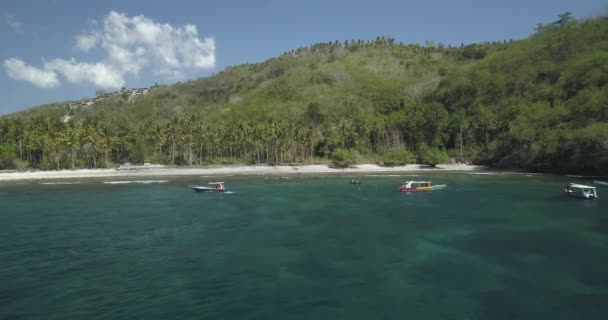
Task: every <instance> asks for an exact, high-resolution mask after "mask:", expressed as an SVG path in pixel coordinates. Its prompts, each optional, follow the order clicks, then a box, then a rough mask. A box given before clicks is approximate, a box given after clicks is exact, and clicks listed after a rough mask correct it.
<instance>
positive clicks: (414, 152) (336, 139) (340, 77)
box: [0, 14, 608, 173]
mask: <svg viewBox="0 0 608 320" xmlns="http://www.w3.org/2000/svg"><path fill="white" fill-rule="evenodd" d="M607 80H608V20H607V19H605V18H597V19H591V20H585V21H572V20H571V19H570V17H569V15H568V14H564V15H561V16H560V19H559V20H558V21H556V22H555V23H553V24H550V25H546V26H539V28H538V31H537V32H536V33H535V34H534V35H533V36H532V37H530V38H528V39H525V40H521V41H516V42H509V43H506V42H496V43H482V44H475V45H469V46H460V47H446V46H443V45H436V44H433V43H427V44H426V45H424V46H419V45H403V44H398V43H395V41H394V39H392V38H386V37H378V38H377V39H375V40H374V41H361V40H349V41H345V42H333V43H323V44H316V45H313V46H310V47H307V48H301V49H297V50H293V51H291V52H286V53H284V54H282V55H281V56H279V57H277V58H274V59H270V60H268V61H265V62H263V63H258V64H246V65H239V66H234V67H229V68H227V69H226V70H224V71H222V72H220V73H219V74H217V75H214V76H211V77H208V78H202V79H198V80H192V81H187V82H183V83H177V84H174V85H171V86H160V87H157V88H154V89H153V90H151V91H150V92H149V93H148V94H146V95H142V96H137V97H132V98H128V97H126V96H125V95H120V94H119V95H114V96H112V97H110V98H108V99H105V100H103V101H100V102H97V103H95V104H94V105H92V106H90V107H84V108H76V109H73V110H68V108H67V107H66V104H52V105H48V106H42V107H38V108H33V109H30V110H27V111H25V112H21V113H17V114H13V115H9V116H5V117H2V118H0V145H1V144H4V145H5V148H4V149H3V150H9V149H10V150H14V154H13V155H12V156H13V157H15V158H17V159H16V161H12V162H11V161H7V160H5V161H3V162H0V166H2V163H5V164H4V166H5V167H6V166H7V165H6V164H10V163H12V164H13V165H30V166H35V167H41V168H62V167H97V166H109V165H112V163H120V162H122V161H132V162H138V161H141V160H143V159H144V158H151V159H153V160H155V161H158V162H163V163H175V164H202V163H226V162H230V163H234V162H247V163H255V162H264V163H285V162H309V161H318V160H323V159H334V160H340V161H339V162H340V163H347V164H348V163H349V162H350V161H351V160H352V161H362V160H366V161H379V162H383V161H384V162H386V163H387V164H388V163H400V162H401V163H403V162H409V161H415V160H418V161H423V162H428V163H435V162H438V161H442V160H444V161H445V157H446V156H445V155H444V154H445V153H447V154H449V155H450V156H451V157H452V158H455V159H459V160H462V161H466V160H468V161H473V162H476V163H484V164H489V165H495V166H499V167H503V168H521V169H527V170H538V171H551V172H585V173H608V122H607V120H608V90H607V89H608V88H606V84H607ZM65 115H70V116H71V118H70V119H71V120H70V121H67V122H65V123H63V122H62V121H61V120H60V119H62V117H63V116H65ZM6 146H10V148H6ZM404 149H405V150H404ZM10 150H9V151H10ZM9 151H5V152H4V153H5V154H7V153H11V152H9ZM395 155H398V158H400V159H398V160H399V161H396V162H395V161H394V160H395V159H394V158H395ZM0 157H1V155H0ZM6 157H8V156H5V159H6ZM19 159H21V160H19ZM342 160H345V161H342Z"/></svg>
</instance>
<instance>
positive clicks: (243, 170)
mask: <svg viewBox="0 0 608 320" xmlns="http://www.w3.org/2000/svg"><path fill="white" fill-rule="evenodd" d="M483 169H484V168H483V167H480V166H472V165H466V164H442V165H438V166H437V167H436V168H431V167H429V166H425V165H417V164H411V165H407V166H399V167H381V166H379V165H376V164H360V165H356V166H355V167H354V168H346V169H334V168H330V167H328V166H327V165H303V166H226V167H222V166H217V167H215V166H212V167H155V168H141V167H139V168H134V169H132V170H125V169H122V170H116V169H81V170H61V171H23V172H2V173H0V181H17V180H38V179H71V178H104V177H161V176H196V175H234V174H261V175H264V174H297V173H363V172H413V171H472V170H483Z"/></svg>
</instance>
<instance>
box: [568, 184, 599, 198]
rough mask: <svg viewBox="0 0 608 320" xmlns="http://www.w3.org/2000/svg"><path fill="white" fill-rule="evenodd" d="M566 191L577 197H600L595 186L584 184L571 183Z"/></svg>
mask: <svg viewBox="0 0 608 320" xmlns="http://www.w3.org/2000/svg"><path fill="white" fill-rule="evenodd" d="M564 193H565V194H567V195H569V196H571V197H575V198H579V199H585V200H593V199H597V198H599V196H598V195H597V191H595V187H592V186H587V185H584V184H576V183H569V184H568V185H566V187H565V188H564Z"/></svg>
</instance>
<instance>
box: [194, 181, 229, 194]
mask: <svg viewBox="0 0 608 320" xmlns="http://www.w3.org/2000/svg"><path fill="white" fill-rule="evenodd" d="M208 185H209V187H206V186H191V187H190V188H192V190H194V191H196V192H226V187H225V186H224V182H221V181H219V182H209V183H208Z"/></svg>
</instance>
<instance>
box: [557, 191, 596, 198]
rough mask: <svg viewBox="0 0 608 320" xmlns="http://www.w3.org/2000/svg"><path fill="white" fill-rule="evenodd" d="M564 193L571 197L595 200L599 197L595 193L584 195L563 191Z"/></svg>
mask: <svg viewBox="0 0 608 320" xmlns="http://www.w3.org/2000/svg"><path fill="white" fill-rule="evenodd" d="M564 193H565V194H566V195H568V196H570V197H573V198H577V199H583V200H595V199H597V198H599V196H597V195H592V194H590V195H584V194H580V193H576V192H568V191H564Z"/></svg>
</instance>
